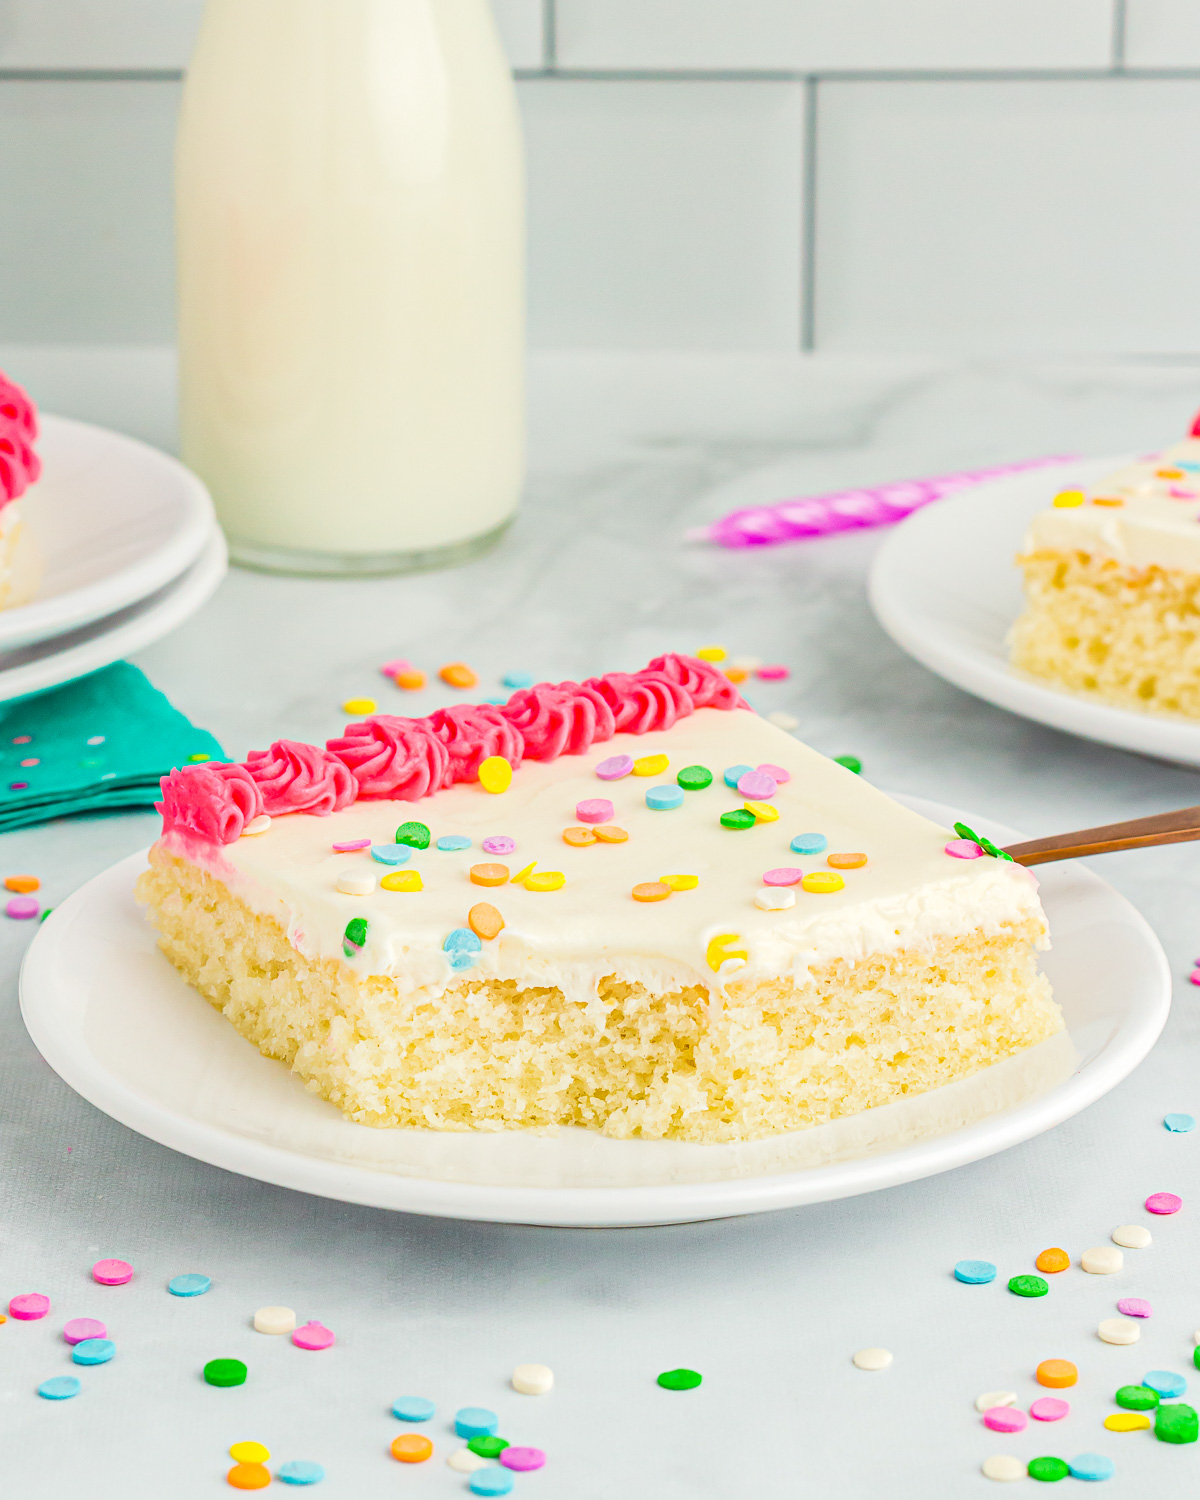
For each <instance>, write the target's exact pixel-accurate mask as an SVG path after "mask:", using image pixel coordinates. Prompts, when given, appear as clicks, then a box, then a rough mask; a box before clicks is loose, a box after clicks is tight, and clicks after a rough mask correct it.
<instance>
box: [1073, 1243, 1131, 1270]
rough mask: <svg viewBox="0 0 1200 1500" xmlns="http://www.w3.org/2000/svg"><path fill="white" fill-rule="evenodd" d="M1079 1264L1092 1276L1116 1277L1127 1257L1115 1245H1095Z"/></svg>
mask: <svg viewBox="0 0 1200 1500" xmlns="http://www.w3.org/2000/svg"><path fill="white" fill-rule="evenodd" d="M1079 1264H1080V1265H1081V1266H1082V1267H1083V1269H1084V1270H1085V1271H1087V1272H1088V1273H1089V1274H1090V1275H1092V1276H1115V1275H1116V1273H1117V1272H1118V1271H1119V1270H1120V1269H1121V1268H1122V1266H1124V1264H1125V1257H1124V1256H1123V1255H1122V1254H1121V1252H1120V1251H1119V1250H1118V1249H1117V1248H1116V1247H1115V1246H1114V1245H1093V1246H1092V1248H1091V1249H1090V1250H1085V1251H1084V1252H1083V1254H1082V1255H1081V1256H1080V1257H1079Z"/></svg>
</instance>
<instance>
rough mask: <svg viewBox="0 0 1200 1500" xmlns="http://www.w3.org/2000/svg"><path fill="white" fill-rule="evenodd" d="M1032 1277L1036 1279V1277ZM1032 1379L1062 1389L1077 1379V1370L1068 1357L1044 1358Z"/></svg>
mask: <svg viewBox="0 0 1200 1500" xmlns="http://www.w3.org/2000/svg"><path fill="white" fill-rule="evenodd" d="M1033 1279H1034V1280H1035V1281H1036V1280H1037V1278H1036V1277H1034V1278H1033ZM1043 1284H1044V1283H1043ZM1037 1295H1039V1296H1040V1295H1041V1294H1040V1293H1038V1294H1037ZM1034 1379H1035V1380H1036V1381H1037V1383H1038V1385H1044V1386H1046V1387H1047V1388H1048V1389H1050V1390H1052V1391H1062V1390H1066V1388H1067V1387H1068V1386H1071V1385H1074V1384H1075V1383H1076V1381H1078V1379H1079V1371H1078V1369H1077V1368H1076V1366H1075V1365H1073V1364H1072V1363H1071V1361H1070V1360H1069V1359H1044V1360H1042V1362H1041V1364H1040V1365H1038V1367H1037V1369H1036V1370H1035V1371H1034Z"/></svg>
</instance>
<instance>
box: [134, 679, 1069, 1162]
mask: <svg viewBox="0 0 1200 1500" xmlns="http://www.w3.org/2000/svg"><path fill="white" fill-rule="evenodd" d="M663 660H664V659H660V662H659V663H655V664H653V665H652V667H651V668H649V669H647V672H646V673H644V674H635V676H634V677H619V678H618V677H614V678H611V679H596V680H595V682H597V683H605V682H609V683H615V684H616V686H615V687H613V688H612V691H611V692H610V693H609V700H610V706H612V705H614V704H615V705H616V707H615V712H614V714H613V716H612V728H611V729H610V728H609V721H608V720H606V719H605V718H604V715H603V714H602V713H599V712H596V714H595V716H594V718H593V719H591V720H589V717H588V715H589V713H591V712H592V711H593V710H595V703H594V702H593V701H592V699H593V698H600V699H601V701H603V699H602V695H601V693H600V691H599V690H598V689H597V688H596V687H595V685H594V684H587V685H584V687H578V686H577V685H576V684H562V685H560V686H558V687H556V688H555V687H549V686H546V687H543V688H539V689H532V690H530V691H529V692H528V693H525V694H516V695H514V701H513V702H512V703H510V704H509V705H508V707H507V708H505V709H504V710H478V711H471V710H464V711H460V710H454V711H453V712H454V713H456V714H460V718H459V720H458V721H455V723H454V724H453V726H450V725H448V724H447V722H446V719H445V717H444V716H443V717H442V718H441V719H440V720H439V716H437V715H435V716H433V719H432V720H429V721H414V720H393V719H378V720H374V721H369V722H368V724H366V725H363V726H352V729H351V731H350V732H348V734H347V736H346V737H345V738H343V739H341V740H335V741H331V742H330V748H329V749H327V750H325V751H321V750H318V749H315V748H313V747H304V746H289V745H286V744H281V745H277V746H275V747H273V748H272V751H270V752H266V754H265V755H264V756H262V757H258V758H254V757H252V758H251V760H250V761H249V762H248V763H247V768H246V769H243V768H239V767H217V768H212V767H200V768H193V769H189V770H184V771H179V772H175V773H173V775H172V777H171V778H169V779H168V781H167V782H164V788H165V797H164V804H163V807H164V816H165V824H166V827H165V831H164V834H163V837H162V838H161V839H160V841H159V842H158V844H156V845H155V848H154V850H153V851H152V854H151V868H150V870H149V871H148V872H147V873H146V874H145V875H144V876H143V877H142V878H141V881H140V883H139V896H140V898H141V899H142V900H143V901H144V902H146V903H147V905H148V906H149V907H150V908H151V911H152V915H153V918H154V921H155V922H156V924H157V925H158V927H159V929H160V932H161V935H162V936H161V942H162V948H163V950H164V952H165V953H166V954H167V956H168V957H169V958H170V959H171V961H172V962H173V963H174V964H175V965H176V966H177V968H179V970H180V971H181V972H182V973H183V974H184V975H186V976H187V978H188V979H189V980H190V981H191V982H192V983H193V984H194V985H195V986H196V988H197V989H199V990H200V992H201V993H202V994H203V995H205V996H206V997H207V998H208V999H209V1000H210V1001H211V1002H212V1003H213V1004H214V1005H216V1006H217V1007H218V1008H220V1009H221V1010H222V1011H223V1013H224V1014H225V1015H226V1016H227V1017H228V1019H229V1020H230V1021H231V1022H232V1024H233V1025H234V1026H236V1027H237V1029H238V1030H239V1031H240V1032H241V1033H242V1034H243V1035H244V1036H246V1037H247V1038H249V1040H251V1041H252V1042H253V1043H254V1044H255V1045H256V1046H258V1047H259V1048H260V1049H261V1050H262V1051H263V1052H264V1053H266V1054H267V1055H268V1056H271V1057H276V1058H278V1059H280V1060H281V1061H282V1062H283V1063H285V1064H287V1065H288V1066H289V1067H290V1068H292V1070H293V1071H294V1072H296V1073H297V1074H298V1075H299V1076H300V1077H301V1078H303V1079H304V1080H305V1082H306V1083H307V1085H308V1087H309V1088H311V1089H313V1090H314V1091H316V1092H317V1093H319V1094H320V1095H321V1096H322V1097H323V1098H326V1099H328V1100H330V1101H332V1102H333V1103H334V1104H336V1105H337V1106H338V1107H339V1108H341V1109H342V1110H343V1111H345V1113H346V1114H347V1115H348V1116H350V1117H351V1118H353V1119H355V1120H358V1121H361V1122H363V1123H366V1124H370V1125H379V1126H427V1127H432V1128H436V1129H442V1130H447V1129H453V1130H461V1129H491V1130H498V1129H504V1128H511V1127H545V1126H551V1125H555V1124H569V1125H581V1126H586V1127H590V1128H593V1129H597V1130H602V1131H604V1132H605V1133H607V1134H609V1135H612V1136H644V1137H655V1138H657V1137H664V1136H666V1137H675V1138H680V1139H688V1140H696V1141H729V1140H741V1139H748V1138H752V1137H756V1136H762V1135H768V1134H771V1133H774V1132H780V1131H788V1130H796V1129H799V1128H802V1127H806V1126H809V1125H814V1124H818V1123H822V1122H825V1121H828V1120H832V1119H835V1118H837V1117H839V1116H844V1115H849V1114H854V1113H856V1112H858V1111H861V1110H865V1109H869V1108H871V1107H873V1106H876V1105H881V1104H886V1103H889V1102H892V1101H894V1100H897V1099H899V1098H902V1097H904V1096H909V1095H914V1094H919V1093H922V1092H924V1091H926V1090H929V1089H933V1088H937V1087H938V1086H940V1085H942V1084H946V1083H949V1082H951V1081H953V1080H955V1079H959V1078H963V1077H966V1076H967V1075H969V1074H971V1073H974V1072H976V1071H977V1070H979V1069H981V1068H984V1067H986V1066H988V1065H989V1064H991V1063H993V1062H997V1061H999V1060H1001V1059H1003V1058H1006V1057H1009V1056H1011V1055H1013V1054H1014V1053H1016V1052H1019V1051H1020V1050H1021V1049H1023V1048H1027V1047H1029V1046H1032V1045H1033V1044H1035V1043H1037V1042H1040V1041H1043V1040H1045V1039H1046V1038H1048V1037H1050V1036H1051V1035H1053V1034H1054V1033H1056V1032H1058V1031H1059V1030H1061V1028H1062V1020H1061V1017H1060V1014H1059V1011H1058V1007H1057V1006H1056V1004H1055V1003H1054V1001H1053V999H1052V998H1051V994H1050V988H1049V984H1048V982H1047V981H1046V979H1045V978H1044V976H1042V975H1041V974H1040V973H1039V971H1038V968H1037V963H1036V956H1035V950H1036V949H1037V948H1038V947H1039V946H1044V944H1045V941H1046V923H1045V918H1044V916H1043V913H1042V910H1041V906H1040V904H1039V901H1038V896H1037V886H1036V881H1035V880H1034V878H1033V877H1032V875H1031V874H1030V873H1029V872H1028V871H1026V870H1024V869H1022V868H1020V867H1019V866H1017V865H1015V864H1013V863H1012V862H1011V861H1008V860H1005V859H999V858H994V857H991V856H990V855H986V854H981V853H979V852H978V850H977V849H976V848H975V846H971V845H966V844H964V843H963V842H962V841H960V840H957V839H956V838H955V836H954V835H953V834H951V833H949V832H948V831H947V830H945V829H941V828H938V827H936V826H935V825H934V824H933V823H930V822H929V821H927V820H926V819H924V818H922V817H919V816H918V815H917V814H915V813H913V812H910V811H908V810H907V809H905V808H903V807H901V806H899V805H898V804H897V803H895V802H893V801H892V800H891V799H890V798H888V797H886V796H884V795H883V794H882V793H881V792H878V791H876V790H875V789H874V788H873V787H871V786H869V785H868V784H867V783H865V782H864V781H862V780H861V778H860V777H858V776H856V775H854V774H853V773H852V772H850V771H848V770H846V769H844V768H843V767H842V766H840V765H837V764H835V763H834V762H832V761H830V760H827V759H826V758H825V757H823V756H821V755H818V754H817V753H816V752H815V751H813V750H810V749H809V748H807V747H806V746H805V745H802V744H800V743H799V742H798V741H797V740H795V739H793V738H792V737H791V736H790V735H787V734H784V733H783V732H782V731H781V730H778V729H776V728H774V727H773V726H772V725H770V724H769V723H767V722H766V721H765V720H763V719H761V718H759V717H758V715H756V714H754V713H753V712H751V711H750V710H748V709H747V708H745V707H744V706H741V705H740V700H738V699H737V697H736V694H734V693H732V691H731V690H729V688H728V684H727V683H726V684H725V686H724V689H722V690H721V691H720V697H719V701H723V702H725V703H726V704H727V705H729V706H726V707H715V706H700V707H696V706H695V700H696V699H697V698H704V696H705V693H706V692H707V689H706V688H705V687H704V683H705V682H708V681H711V679H712V678H715V677H716V676H717V675H718V674H715V673H713V672H712V669H711V668H706V667H705V664H703V663H699V662H691V661H689V659H687V658H667V659H665V660H666V662H667V664H668V667H667V670H668V671H673V672H674V675H675V678H679V679H684V680H687V681H690V682H691V689H692V691H691V693H690V695H688V696H689V703H690V704H691V708H690V711H688V709H687V708H686V707H685V706H684V705H683V704H682V703H680V702H678V701H676V702H675V703H674V704H673V706H667V707H663V706H662V704H660V705H659V709H658V710H657V711H649V712H647V711H644V708H645V705H644V703H643V700H644V699H645V697H646V694H645V692H644V691H643V685H644V683H645V682H653V681H654V680H655V679H663V678H664V671H663V668H662V665H661V664H662V662H663ZM689 674H690V676H689ZM722 682H724V679H722ZM630 684H633V686H632V687H631V686H630ZM677 685H678V686H681V687H682V686H683V683H682V682H680V683H677ZM662 692H663V693H664V694H665V689H663V690H662ZM685 692H686V689H685ZM589 694H590V695H592V696H591V697H589ZM622 694H624V695H626V696H627V697H628V696H633V697H637V700H638V703H639V705H641V706H640V707H639V710H638V717H637V721H636V723H635V727H636V728H638V729H640V730H641V729H644V730H645V732H643V733H637V734H634V733H629V732H628V731H621V730H617V729H616V725H617V724H619V723H622V722H624V721H628V720H629V715H628V713H625V714H624V719H623V711H622V707H621V704H622ZM667 696H669V695H667ZM711 701H717V700H715V699H713V698H712V696H711V695H710V702H711ZM589 703H590V704H591V708H590V709H589V708H586V707H581V706H580V705H586V704H589ZM656 712H657V717H656ZM472 713H475V714H477V715H479V717H478V718H476V719H472V717H471V716H472ZM676 713H677V714H678V716H676ZM655 722H658V723H660V724H661V727H659V728H654V727H648V726H649V725H653V724H654V723H655ZM522 725H523V728H522ZM422 726H424V727H422ZM464 726H466V727H464ZM481 726H482V727H481ZM564 726H565V728H564ZM606 729H608V730H609V737H607V738H603V739H599V740H590V741H589V742H588V743H583V742H584V741H586V740H588V736H589V734H591V733H594V732H597V731H599V732H601V733H603V732H604V731H605V730H606ZM514 730H515V731H516V733H515V736H514V733H513V731H514ZM435 739H436V740H437V741H439V746H440V747H441V748H443V749H444V750H445V753H444V754H442V755H439V754H438V752H437V750H433V749H430V748H429V746H430V745H431V744H432V742H433V740H435ZM518 741H521V742H522V743H521V744H520V745H519V746H518ZM501 744H502V746H503V748H504V749H506V750H507V751H508V752H509V753H508V755H506V756H499V755H497V754H496V753H495V752H496V750H497V747H498V745H501ZM472 746H473V749H472ZM446 747H449V748H446ZM455 750H456V751H457V760H456V759H455V758H454V754H453V752H454V751H455ZM522 750H524V752H525V754H526V755H530V754H538V755H542V756H545V755H549V754H556V753H557V752H558V751H565V752H566V753H561V754H557V755H556V758H553V759H548V758H543V759H537V760H534V759H528V758H527V759H525V760H524V761H523V763H521V764H520V765H519V766H518V768H517V769H515V770H514V771H513V773H512V776H511V784H510V785H508V787H507V790H499V791H491V792H489V791H488V790H486V785H488V784H491V785H494V786H499V785H501V784H503V782H504V780H505V770H506V767H507V765H508V764H512V763H515V762H517V761H518V760H520V758H521V751H522ZM572 751H574V752H575V753H571V752H572ZM622 758H624V760H622ZM626 762H628V763H631V764H632V770H631V771H629V772H628V773H627V774H620V775H616V776H615V778H614V779H607V778H609V777H611V776H613V773H614V772H621V771H624V770H625V763H626ZM481 766H482V774H483V778H484V780H483V781H482V782H481V781H480V780H479V779H478V777H479V775H480V768H481ZM760 767H764V768H765V769H764V770H761V771H760V770H759V769H758V768H760ZM598 769H599V772H600V773H601V774H598ZM704 772H708V773H711V783H710V784H708V785H706V786H703V785H700V784H699V783H703V782H704V781H705V779H706V777H705V775H704V774H703V773H704ZM493 773H495V779H493ZM455 774H458V775H460V776H461V777H462V778H464V779H460V780H459V781H457V782H451V777H452V776H454V775H455ZM747 775H749V776H750V778H751V779H750V780H746V779H745V778H746V776H747ZM468 777H469V778H471V779H465V778H468ZM256 778H257V779H256ZM739 781H740V782H741V786H742V790H741V791H739V790H737V783H738V782H739ZM447 782H450V783H451V784H446V783H447ZM681 783H682V784H681ZM731 783H732V785H731ZM423 784H424V785H425V787H426V789H428V787H429V786H431V785H432V786H435V787H436V788H437V789H435V790H433V791H432V793H431V794H429V795H425V796H420V795H419V793H420V788H421V786H422V785H423ZM398 791H399V792H400V793H401V795H400V796H398V795H397V792H398ZM414 794H415V800H414ZM605 804H611V807H609V806H607V805H605ZM656 804H657V805H656ZM287 805H293V806H301V805H304V806H306V807H307V808H308V810H298V811H290V812H289V811H282V809H283V808H284V807H286V806H287ZM264 806H265V807H266V808H267V809H268V812H269V811H270V810H271V809H275V812H274V815H273V816H270V818H269V826H267V819H266V817H265V816H264V815H262V814H261V813H260V811H259V809H260V808H261V807H264ZM723 815H725V816H724V821H722V816H723ZM593 820H594V821H593ZM731 824H732V825H733V826H729V825H731ZM261 828H265V831H258V830H259V829H261ZM398 838H399V842H398ZM426 840H428V843H427V847H419V846H420V845H422V844H424V843H425V841H426ZM406 841H407V842H406ZM948 843H949V844H950V845H951V847H952V849H953V850H954V851H955V852H953V853H948V852H947V845H948ZM355 846H358V847H355ZM797 849H799V850H804V851H807V852H796V851H797ZM964 854H965V855H974V856H975V857H967V858H963V857H959V856H962V855H964ZM531 867H532V870H531ZM481 882H482V883H481Z"/></svg>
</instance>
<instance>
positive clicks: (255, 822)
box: [241, 813, 271, 839]
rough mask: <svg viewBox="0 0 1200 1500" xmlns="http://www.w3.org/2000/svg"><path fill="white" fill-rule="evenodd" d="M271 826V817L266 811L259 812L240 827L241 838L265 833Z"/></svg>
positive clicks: (253, 837) (252, 837) (256, 836)
mask: <svg viewBox="0 0 1200 1500" xmlns="http://www.w3.org/2000/svg"><path fill="white" fill-rule="evenodd" d="M270 827H271V818H270V815H269V814H268V813H259V815H258V817H257V818H251V819H250V821H249V822H248V823H247V824H246V826H245V827H244V828H243V829H242V835H241V836H242V838H244V839H255V838H258V836H259V835H260V834H263V833H266V832H267V831H268V829H269V828H270Z"/></svg>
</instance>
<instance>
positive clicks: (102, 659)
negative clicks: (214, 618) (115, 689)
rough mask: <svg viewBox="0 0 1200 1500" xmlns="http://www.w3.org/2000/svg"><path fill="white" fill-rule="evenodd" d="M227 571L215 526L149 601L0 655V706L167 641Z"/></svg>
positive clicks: (220, 538)
mask: <svg viewBox="0 0 1200 1500" xmlns="http://www.w3.org/2000/svg"><path fill="white" fill-rule="evenodd" d="M227 566H228V552H227V550H226V547H225V538H224V536H223V535H222V533H221V530H220V528H219V527H218V526H217V525H216V523H215V522H214V523H213V524H212V525H211V526H210V527H209V530H208V535H207V537H206V538H205V541H204V545H203V548H202V549H201V552H200V555H199V556H198V557H197V558H196V560H195V561H194V562H193V563H192V565H191V566H190V567H189V568H188V569H187V570H186V571H185V572H184V573H183V575H182V576H181V577H179V578H175V579H173V580H172V581H171V582H170V583H168V584H166V585H165V586H164V587H163V588H160V589H158V590H156V592H155V593H153V594H151V595H150V596H149V597H148V598H145V599H141V600H139V601H138V603H136V604H131V605H129V606H128V607H127V608H125V609H122V610H118V611H117V613H116V614H114V615H108V616H107V617H106V618H104V619H102V620H93V621H92V622H91V623H90V624H88V625H84V626H81V627H80V628H79V629H78V630H72V631H69V632H68V633H67V634H66V635H59V636H54V637H52V638H51V639H50V640H45V641H39V642H38V643H37V644H36V645H32V646H22V647H21V648H19V649H18V650H16V651H6V652H4V653H2V654H0V703H8V702H10V701H11V700H12V699H14V698H25V697H28V696H29V694H31V693H40V692H44V691H45V690H46V689H47V688H52V687H58V686H59V685H60V684H61V683H64V682H73V681H74V680H75V678H76V677H85V676H86V675H87V674H88V673H89V672H95V671H98V670H99V668H101V667H107V666H108V665H109V663H110V662H114V661H120V659H121V658H122V657H123V656H128V655H129V654H130V653H131V652H133V651H140V650H141V649H142V647H143V646H148V645H149V644H150V643H151V641H157V640H159V639H161V637H162V636H164V635H168V634H169V633H170V632H171V631H172V630H174V629H175V627H176V626H177V625H181V624H182V623H183V622H184V620H186V619H188V617H189V616H191V615H194V614H195V613H196V611H197V610H198V609H199V608H200V607H201V606H202V605H204V604H206V603H207V602H208V600H209V599H210V598H211V597H212V595H213V594H214V593H215V592H216V589H217V585H218V584H219V583H220V582H221V579H222V578H224V576H225V570H226V568H227Z"/></svg>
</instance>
